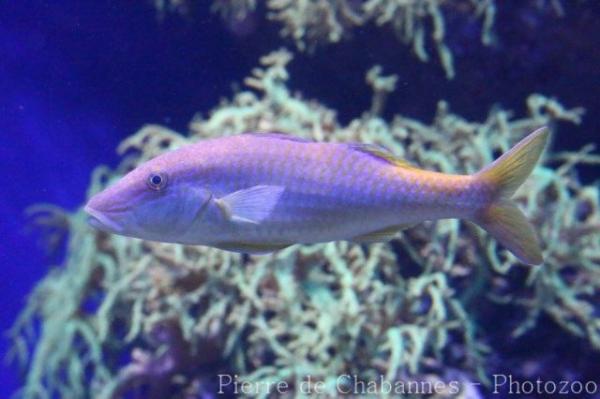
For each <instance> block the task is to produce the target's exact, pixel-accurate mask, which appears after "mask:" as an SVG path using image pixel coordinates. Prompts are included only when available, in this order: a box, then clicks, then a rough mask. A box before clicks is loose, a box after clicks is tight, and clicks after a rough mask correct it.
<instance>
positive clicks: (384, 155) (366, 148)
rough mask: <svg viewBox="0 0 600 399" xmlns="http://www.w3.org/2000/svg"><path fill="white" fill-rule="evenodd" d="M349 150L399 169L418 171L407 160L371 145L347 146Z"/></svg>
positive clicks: (357, 144)
mask: <svg viewBox="0 0 600 399" xmlns="http://www.w3.org/2000/svg"><path fill="white" fill-rule="evenodd" d="M348 145H349V146H350V148H352V149H353V150H356V151H360V152H363V153H365V154H367V155H370V156H372V157H374V158H377V159H379V160H381V161H385V162H387V163H391V164H392V165H395V166H398V167H400V168H406V169H418V168H417V167H416V166H415V165H413V164H411V163H410V162H408V161H407V160H404V159H402V158H398V157H397V156H395V155H394V154H392V153H391V152H389V151H388V150H386V149H384V148H382V147H378V146H376V145H373V144H362V143H352V144H348Z"/></svg>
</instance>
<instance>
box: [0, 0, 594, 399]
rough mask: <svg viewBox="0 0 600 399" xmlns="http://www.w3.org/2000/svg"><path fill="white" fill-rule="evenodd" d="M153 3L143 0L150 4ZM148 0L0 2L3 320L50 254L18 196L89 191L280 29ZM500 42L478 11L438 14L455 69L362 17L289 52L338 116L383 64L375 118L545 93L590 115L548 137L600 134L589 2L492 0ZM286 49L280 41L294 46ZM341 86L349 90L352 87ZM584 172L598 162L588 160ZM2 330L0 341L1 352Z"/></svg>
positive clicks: (199, 104) (308, 87)
mask: <svg viewBox="0 0 600 399" xmlns="http://www.w3.org/2000/svg"><path fill="white" fill-rule="evenodd" d="M148 3H150V2H148ZM148 3H146V2H143V1H140V2H123V1H107V0H99V1H93V2H92V1H88V2H81V1H74V0H69V1H47V2H43V1H19V2H2V4H1V5H0V171H1V172H2V173H1V175H0V176H1V177H2V182H3V184H2V186H1V189H0V287H1V291H0V295H1V299H2V302H1V308H0V309H1V312H0V329H1V330H2V331H4V330H6V329H7V328H8V327H9V326H10V325H11V323H12V322H13V321H14V319H15V317H16V315H17V313H18V311H19V310H20V309H21V308H22V307H23V305H24V303H25V299H26V295H27V293H28V292H29V291H30V290H31V289H32V287H33V286H34V284H35V283H36V282H37V281H39V280H40V279H41V278H42V277H43V276H44V275H45V274H46V273H47V271H48V269H49V265H50V264H56V263H59V262H60V260H61V259H60V256H59V257H56V256H55V257H48V256H46V255H45V254H44V251H43V250H42V248H41V247H40V246H38V245H36V240H37V238H39V237H38V236H36V234H33V235H31V234H26V233H25V226H26V220H25V218H24V215H23V210H24V209H25V208H26V207H28V206H30V205H32V204H36V203H40V202H49V203H53V204H57V205H60V206H62V207H65V208H66V209H70V210H74V209H76V208H77V207H78V206H79V205H81V204H82V203H83V202H84V201H85V191H86V188H87V186H88V183H89V177H90V173H91V171H92V169H93V168H94V167H95V166H97V165H99V164H108V165H111V166H115V165H116V164H117V163H118V157H117V155H116V153H115V148H116V146H117V144H118V143H119V142H120V141H121V140H122V139H123V138H125V137H126V136H128V135H130V134H132V133H133V132H135V131H136V130H137V129H138V128H140V127H141V126H142V125H143V124H145V123H160V124H164V125H166V126H168V127H170V128H172V129H175V130H179V131H185V129H186V126H187V124H188V122H189V120H190V119H191V117H192V116H193V115H194V113H195V112H197V111H203V112H205V113H206V112H207V111H208V110H209V109H210V108H212V107H213V106H215V105H216V104H217V103H218V101H219V99H220V98H221V97H223V96H229V95H230V94H231V92H232V91H231V85H232V83H233V82H241V81H242V79H243V77H244V76H246V75H247V74H248V73H249V71H250V69H251V68H252V67H254V66H255V65H257V60H258V57H259V56H260V55H262V54H265V53H267V52H268V51H271V50H274V49H277V48H279V47H280V46H281V44H282V41H281V40H280V39H279V38H278V37H277V27H273V26H271V25H269V24H267V23H265V22H264V20H262V19H261V18H256V19H255V20H254V21H253V28H252V29H250V33H249V34H245V35H239V34H234V33H232V32H231V31H230V30H228V29H227V27H226V25H225V24H223V23H222V22H221V20H219V19H218V18H216V17H214V16H213V15H211V14H210V12H209V11H208V9H207V8H202V7H200V8H197V9H195V10H194V12H193V15H194V17H193V19H189V20H188V19H185V18H179V17H172V16H171V17H167V18H165V19H164V20H163V21H162V22H160V21H159V20H158V18H157V14H156V12H155V10H153V9H152V8H151V7H150V6H149V5H148ZM503 3H505V5H504V6H503V7H501V8H500V10H499V15H498V16H497V19H496V24H495V30H496V33H497V36H498V38H499V43H498V45H497V46H495V47H488V48H485V47H483V46H481V44H480V43H479V37H478V35H479V28H478V26H479V24H478V23H477V22H475V21H473V22H469V23H467V24H465V23H464V19H462V18H453V17H449V18H448V20H447V22H448V32H449V33H448V41H449V43H450V46H451V48H452V51H453V52H454V54H455V56H456V59H455V65H456V70H457V78H456V79H455V80H453V81H447V80H446V79H445V77H444V73H443V70H442V69H441V68H440V66H439V65H438V63H437V61H435V58H436V57H435V56H433V57H432V58H433V59H434V61H433V62H430V63H428V64H423V63H420V62H418V61H416V60H415V57H414V56H413V55H412V54H410V52H409V50H408V49H407V48H405V47H403V46H400V45H399V44H398V42H397V41H396V40H395V39H394V38H393V37H392V35H390V34H387V33H382V32H380V31H377V30H374V29H371V28H366V29H363V30H360V31H358V32H356V34H355V37H354V39H353V41H350V42H348V43H344V44H340V45H337V46H333V47H330V48H328V49H327V50H326V51H321V52H319V51H317V53H316V55H315V56H314V57H307V56H304V55H299V56H297V58H296V60H295V62H294V63H293V64H292V66H291V70H292V80H291V85H292V86H293V87H294V88H295V89H299V90H301V91H302V92H303V93H304V95H305V96H306V97H313V98H317V99H319V100H320V101H322V102H324V103H325V104H327V105H328V106H331V107H332V108H335V109H338V110H339V116H340V119H341V120H342V121H344V122H347V121H348V120H349V119H351V118H353V117H356V116H358V115H359V114H360V112H362V111H363V110H366V109H368V107H369V102H370V93H369V90H368V87H367V85H366V83H365V82H364V73H365V71H366V70H367V69H368V68H369V67H370V66H371V65H373V64H376V63H380V64H382V65H383V66H384V71H385V72H386V73H395V74H398V75H399V76H400V80H399V85H398V90H397V91H396V93H394V94H393V95H392V96H391V97H390V100H389V102H388V104H387V107H386V116H388V117H389V116H391V115H392V114H394V113H401V114H404V115H409V116H412V117H416V118H420V119H422V120H424V121H429V120H430V119H431V117H432V116H433V113H434V111H435V104H436V102H437V100H438V99H446V100H448V101H449V102H450V105H451V108H452V110H453V111H455V112H456V113H458V114H461V115H464V116H466V117H469V118H474V119H483V118H485V116H486V115H487V112H488V110H489V109H490V107H492V106H493V105H494V104H500V105H502V106H503V107H506V108H510V109H514V110H515V111H516V112H517V115H521V114H523V113H524V109H525V104H524V101H525V98H526V97H527V95H528V94H530V93H533V92H539V93H542V94H546V95H554V96H557V97H558V98H559V99H560V100H561V101H562V102H563V103H564V104H566V105H568V106H576V105H582V106H584V107H585V108H587V110H588V113H587V115H586V117H585V119H584V123H583V124H582V125H581V126H577V127H574V126H571V125H565V126H561V129H560V130H559V136H558V137H556V139H555V143H554V148H558V149H565V150H566V149H577V148H579V147H580V146H581V145H583V144H585V143H588V142H590V141H595V142H599V141H600V139H599V138H598V137H599V135H600V122H599V119H598V115H600V104H599V99H598V97H599V96H598V92H599V88H600V70H599V65H600V54H599V50H598V49H599V48H600V43H599V39H598V38H600V24H598V23H597V21H598V20H599V19H598V18H599V17H600V10H599V8H600V6H599V4H600V3H599V2H594V1H590V2H587V4H583V5H582V4H581V3H577V4H573V5H572V6H569V7H567V9H566V10H567V16H566V17H565V18H562V19H560V18H556V16H554V15H553V14H552V13H550V12H548V13H535V12H533V11H531V8H530V7H527V6H526V3H527V2H526V1H519V0H512V1H506V2H505V1H504V0H503ZM290 48H291V47H290ZM349 99H351V100H349ZM582 173H583V178H584V179H586V180H587V181H592V180H593V179H594V178H596V177H597V176H595V175H594V172H593V170H592V169H591V168H588V169H584V170H583V172H582ZM7 344H8V342H7V341H6V340H3V341H2V346H1V347H0V349H1V350H0V354H1V355H2V356H3V355H4V353H6V348H7ZM18 381H19V379H18V375H17V372H16V371H15V369H14V367H11V368H4V367H2V368H0V397H8V396H9V394H10V393H11V392H13V391H14V389H15V388H16V387H17V386H18V385H19V382H18Z"/></svg>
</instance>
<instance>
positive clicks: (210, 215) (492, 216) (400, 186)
mask: <svg viewBox="0 0 600 399" xmlns="http://www.w3.org/2000/svg"><path fill="white" fill-rule="evenodd" d="M547 139H548V132H547V129H546V128H543V127H542V128H540V129H538V130H536V131H534V132H533V133H531V134H530V135H529V136H527V137H525V138H524V139H522V140H521V141H520V142H519V143H518V144H516V145H515V146H514V147H513V148H512V149H511V150H509V151H508V152H506V153H505V154H503V155H502V156H500V157H499V158H498V159H496V160H495V161H494V162H493V163H491V164H490V165H488V166H487V167H485V168H483V169H482V170H481V171H479V172H478V173H475V174H472V175H455V174H445V173H440V172H434V171H427V170H423V169H420V168H418V167H416V166H414V165H412V164H410V163H408V162H407V161H405V160H403V159H400V158H397V157H396V156H394V155H393V154H391V153H390V152H388V151H386V150H385V149H383V148H380V147H378V146H373V145H368V144H349V143H322V142H313V141H308V140H304V139H300V138H296V137H293V136H289V135H285V134H278V133H245V134H240V135H236V136H229V137H222V138H215V139H207V140H203V141H200V142H197V143H194V144H189V145H186V146H183V147H181V148H179V149H176V150H173V151H170V152H167V153H164V154H162V155H160V156H158V157H156V158H153V159H151V160H149V161H147V162H145V163H142V164H141V165H139V166H138V167H137V168H135V169H134V170H132V171H131V172H129V173H128V174H126V175H125V176H123V177H122V178H121V179H120V180H118V181H117V182H116V183H115V184H114V185H112V186H110V187H108V188H106V189H105V190H104V191H101V192H100V193H98V194H96V195H94V196H93V197H92V198H91V199H90V200H89V202H88V203H87V205H86V206H85V211H86V212H87V213H88V214H89V216H90V217H89V222H90V224H91V225H92V226H93V227H95V228H98V229H100V230H104V231H106V232H109V233H114V234H119V235H123V236H130V237H136V238H140V239H144V240H151V241H161V242H171V243H181V244H187V245H206V246H211V247H216V248H220V249H223V250H229V251H236V252H242V253H250V254H261V253H269V252H272V251H276V250H279V249H282V248H285V247H287V246H290V245H293V244H312V243H319V242H328V241H337V240H349V241H354V242H359V243H370V242H380V241H387V240H391V239H393V238H394V237H395V236H396V235H397V233H398V232H399V231H401V230H403V229H406V228H408V227H410V226H413V225H415V224H417V223H421V222H423V221H427V220H432V221H435V220H439V219H447V218H458V219H464V220H467V221H470V222H474V223H475V224H477V225H479V226H480V227H482V228H483V229H484V230H486V231H487V232H488V233H489V234H491V235H492V236H493V237H494V238H495V239H496V240H497V241H498V242H500V243H501V244H502V245H503V246H504V247H505V248H506V249H508V250H509V251H510V252H512V253H513V254H514V255H515V256H516V257H517V258H518V259H519V260H520V261H521V262H523V263H525V264H531V265H536V264H540V263H542V260H543V259H542V253H541V250H540V246H539V243H538V240H537V237H536V233H535V231H534V229H533V226H532V225H531V224H530V223H529V222H528V221H527V219H526V217H525V215H524V214H523V213H522V212H521V211H520V210H519V209H518V207H517V206H516V204H515V202H514V201H511V199H510V198H511V196H512V195H513V194H514V192H515V191H516V190H517V188H518V187H519V186H521V184H522V183H523V182H524V181H525V179H526V178H527V177H528V176H529V174H530V173H531V171H532V170H533V168H534V166H535V164H536V162H537V161H538V159H539V157H540V155H541V153H542V151H543V149H544V147H545V145H546V142H547Z"/></svg>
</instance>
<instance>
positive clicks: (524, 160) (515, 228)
mask: <svg viewBox="0 0 600 399" xmlns="http://www.w3.org/2000/svg"><path fill="white" fill-rule="evenodd" d="M547 141H548V130H547V129H546V128H545V127H542V128H540V129H537V130H536V131H535V132H533V133H531V134H530V135H529V136H527V137H525V138H524V139H523V140H521V141H520V142H519V143H518V144H517V145H516V146H514V147H513V148H512V149H511V150H510V151H508V152H507V153H505V154H504V155H502V156H501V157H500V158H498V159H497V160H495V161H494V162H493V163H492V164H491V165H489V166H487V167H486V168H484V169H483V170H481V171H480V172H479V173H477V174H476V175H475V178H476V179H478V180H481V181H482V182H484V183H485V184H486V185H487V186H488V187H492V188H493V190H494V198H495V200H494V201H493V202H492V203H491V204H490V205H489V206H488V207H486V208H485V209H484V210H483V211H480V212H478V213H477V215H476V216H475V217H474V222H476V223H477V224H478V225H480V226H481V227H482V228H483V229H485V230H486V231H487V232H488V233H490V234H491V235H492V236H493V237H494V238H495V239H496V240H498V241H499V242H500V244H502V245H503V246H505V247H506V248H507V249H508V250H509V251H511V252H512V253H513V254H514V255H515V256H516V257H517V258H519V259H520V260H521V261H522V262H523V263H527V264H530V265H537V264H540V263H542V261H543V258H542V252H541V250H540V245H539V243H538V239H537V236H536V233H535V231H534V229H533V226H532V225H531V224H530V223H529V222H528V221H527V219H526V217H525V215H524V214H523V213H522V212H521V211H520V210H519V209H518V208H517V206H516V205H515V203H514V202H512V201H510V197H511V196H512V195H513V194H514V192H515V191H516V190H517V188H519V186H520V185H521V184H523V182H524V181H525V179H527V177H528V176H529V174H530V173H531V171H532V170H533V168H534V167H535V164H536V163H537V161H538V160H539V158H540V155H541V154H542V151H543V150H544V147H545V145H546V142H547Z"/></svg>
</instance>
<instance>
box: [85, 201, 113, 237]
mask: <svg viewBox="0 0 600 399" xmlns="http://www.w3.org/2000/svg"><path fill="white" fill-rule="evenodd" d="M83 210H84V211H85V212H86V213H87V214H88V215H89V218H88V223H89V224H90V225H91V226H92V227H94V228H96V229H99V230H103V231H108V232H111V233H119V232H120V231H121V230H122V229H121V226H120V225H119V224H118V223H117V222H116V220H115V219H116V216H117V215H118V212H119V207H118V206H116V204H114V203H111V202H109V201H107V200H106V199H105V198H103V195H102V193H100V194H97V195H95V196H93V197H92V198H91V199H90V200H89V201H88V203H87V204H86V206H85V207H84V208H83Z"/></svg>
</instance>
